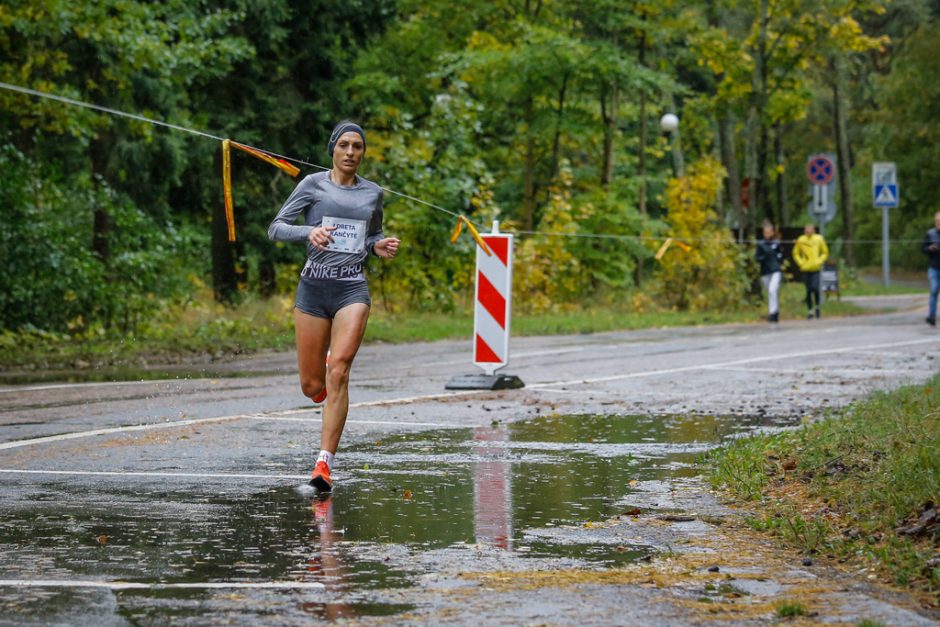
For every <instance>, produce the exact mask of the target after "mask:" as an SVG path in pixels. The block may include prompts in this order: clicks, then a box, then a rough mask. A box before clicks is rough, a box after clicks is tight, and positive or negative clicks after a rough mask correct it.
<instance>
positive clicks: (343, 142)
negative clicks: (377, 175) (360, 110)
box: [333, 131, 366, 174]
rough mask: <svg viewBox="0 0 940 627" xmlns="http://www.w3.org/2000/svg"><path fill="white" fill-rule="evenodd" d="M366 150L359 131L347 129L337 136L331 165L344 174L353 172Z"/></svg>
mask: <svg viewBox="0 0 940 627" xmlns="http://www.w3.org/2000/svg"><path fill="white" fill-rule="evenodd" d="M365 151H366V146H365V143H363V141H362V137H361V136H360V135H359V133H356V132H354V131H347V132H345V133H343V134H342V135H340V136H339V139H338V140H337V141H336V145H335V146H334V147H333V167H334V168H336V169H338V170H339V171H340V172H343V173H344V174H355V173H356V170H358V169H359V164H360V163H361V162H362V155H363V153H365Z"/></svg>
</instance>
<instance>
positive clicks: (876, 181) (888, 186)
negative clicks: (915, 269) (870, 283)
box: [871, 161, 901, 287]
mask: <svg viewBox="0 0 940 627" xmlns="http://www.w3.org/2000/svg"><path fill="white" fill-rule="evenodd" d="M871 197H872V203H873V204H874V205H875V208H876V209H877V208H878V207H881V273H882V282H883V283H884V286H885V287H888V285H889V284H890V281H891V279H890V275H891V239H890V237H889V231H890V228H891V227H890V221H889V220H888V209H894V208H896V207H897V206H898V204H899V203H900V201H901V194H900V192H899V190H898V169H897V165H896V164H895V163H894V162H893V161H876V162H875V163H873V164H871Z"/></svg>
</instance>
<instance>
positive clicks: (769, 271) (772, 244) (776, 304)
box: [755, 220, 783, 322]
mask: <svg viewBox="0 0 940 627" xmlns="http://www.w3.org/2000/svg"><path fill="white" fill-rule="evenodd" d="M755 256H756V258H757V263H759V264H760V280H761V283H763V284H764V289H766V290H767V309H768V315H767V321H768V322H780V297H779V295H780V281H781V279H782V278H783V272H781V270H782V268H783V248H782V247H781V246H780V239H779V238H777V236H776V229H774V225H773V224H772V223H771V222H769V221H766V220H765V221H764V239H762V240H759V241H758V242H757V251H756V253H755Z"/></svg>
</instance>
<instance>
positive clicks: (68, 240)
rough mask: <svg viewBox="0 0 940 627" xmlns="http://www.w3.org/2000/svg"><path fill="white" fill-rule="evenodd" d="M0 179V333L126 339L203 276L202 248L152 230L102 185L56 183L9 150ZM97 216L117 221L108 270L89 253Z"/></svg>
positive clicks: (166, 230)
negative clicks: (121, 335)
mask: <svg viewBox="0 0 940 627" xmlns="http://www.w3.org/2000/svg"><path fill="white" fill-rule="evenodd" d="M0 169H2V170H3V172H4V185H3V186H2V187H0V204H2V205H3V206H4V207H7V211H6V214H5V218H4V229H3V230H2V232H0V283H2V284H3V285H4V289H3V290H0V312H2V314H0V316H2V317H0V327H2V328H6V329H19V328H31V327H35V326H37V323H38V324H41V325H42V328H45V329H47V330H54V331H72V332H75V333H79V332H88V331H89V330H90V329H92V328H96V329H97V328H100V326H101V325H104V326H105V327H107V326H111V325H116V326H117V327H118V328H120V329H122V330H124V331H128V330H131V329H133V327H134V326H135V325H136V324H137V322H138V321H139V320H140V318H141V317H142V316H144V315H147V314H149V313H152V312H153V311H155V310H156V309H157V307H158V305H159V303H160V302H161V301H162V300H164V299H167V298H170V297H172V296H174V295H176V294H180V293H184V292H185V291H186V289H187V287H188V282H189V278H188V277H190V276H192V275H196V276H198V275H200V274H202V273H203V272H204V271H205V268H204V267H200V266H199V264H198V262H197V261H196V260H197V259H198V258H197V256H196V255H195V250H194V249H195V244H197V243H201V244H203V245H205V242H204V241H201V242H200V241H199V237H198V236H197V235H195V234H190V233H181V232H178V231H177V230H176V229H175V228H174V226H173V225H172V223H164V224H162V225H157V224H155V223H154V222H153V221H152V220H151V219H149V218H148V217H147V216H146V215H144V214H143V213H142V212H141V211H140V210H138V209H136V208H135V207H134V206H133V205H132V204H130V203H129V202H127V200H126V199H121V197H120V196H119V195H118V194H116V193H115V192H114V191H113V190H111V189H110V188H108V187H107V186H106V185H105V184H103V183H102V182H100V181H99V183H98V184H97V185H94V184H92V181H91V180H89V178H88V177H77V176H73V177H69V179H68V180H63V177H62V176H61V175H60V174H58V173H57V172H55V171H54V170H51V169H49V168H47V167H45V166H43V165H41V164H36V163H33V162H31V161H30V160H29V159H27V158H26V157H25V156H24V155H22V154H21V153H19V152H18V151H17V150H16V149H15V148H13V147H12V146H10V145H8V144H7V145H3V146H0ZM101 207H106V208H107V210H108V211H109V213H110V214H111V215H112V216H113V217H114V220H115V232H116V236H115V237H114V239H113V242H112V248H111V252H112V260H111V263H109V264H105V263H103V262H102V260H101V259H100V258H99V257H98V256H96V255H95V254H94V253H93V252H92V250H91V247H90V246H89V243H90V241H91V239H92V213H93V211H94V209H95V208H101ZM50 216H54V219H49V217H50ZM168 259H170V260H173V263H167V260H168Z"/></svg>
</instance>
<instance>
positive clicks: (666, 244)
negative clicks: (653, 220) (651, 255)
mask: <svg viewBox="0 0 940 627" xmlns="http://www.w3.org/2000/svg"><path fill="white" fill-rule="evenodd" d="M673 244H675V245H676V246H678V247H679V248H681V249H682V250H683V251H684V252H689V251H690V250H692V247H691V246H689V245H688V244H686V243H685V242H682V241H679V240H677V239H672V238H671V237H667V238H666V241H665V242H663V245H662V246H660V247H659V250H657V251H656V261H661V260H662V258H663V255H665V254H666V251H667V250H669V247H670V246H672V245H673Z"/></svg>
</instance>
